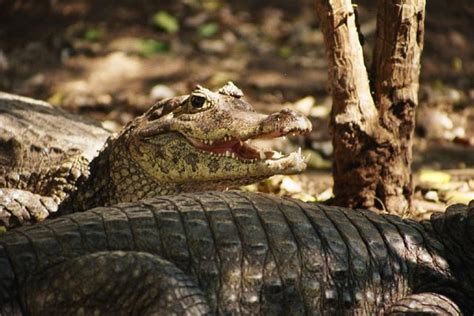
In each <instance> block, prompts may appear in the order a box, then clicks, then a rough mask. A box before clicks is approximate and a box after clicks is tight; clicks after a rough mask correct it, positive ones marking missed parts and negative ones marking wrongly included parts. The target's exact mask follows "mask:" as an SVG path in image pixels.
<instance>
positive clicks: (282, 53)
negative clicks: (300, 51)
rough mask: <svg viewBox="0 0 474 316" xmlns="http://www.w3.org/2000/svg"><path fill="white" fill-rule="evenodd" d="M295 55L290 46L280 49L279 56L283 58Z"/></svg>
mask: <svg viewBox="0 0 474 316" xmlns="http://www.w3.org/2000/svg"><path fill="white" fill-rule="evenodd" d="M292 53H293V50H292V49H291V47H289V46H282V47H280V48H279V49H278V55H279V56H280V57H283V58H288V57H290V56H291V54H292Z"/></svg>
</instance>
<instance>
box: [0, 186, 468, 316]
mask: <svg viewBox="0 0 474 316" xmlns="http://www.w3.org/2000/svg"><path fill="white" fill-rule="evenodd" d="M473 216H474V203H473V204H471V205H470V206H462V205H456V206H452V207H450V208H449V209H448V210H447V212H446V214H438V215H436V216H433V217H432V219H431V221H427V222H423V223H421V224H420V223H417V222H414V221H410V220H402V219H400V218H399V217H396V216H389V215H377V214H375V213H373V212H370V211H366V210H350V209H343V208H338V207H330V206H324V205H320V204H316V203H303V202H300V201H297V200H293V199H282V198H278V197H273V196H270V195H264V194H252V193H243V192H232V191H230V192H205V193H198V194H196V193H186V194H179V195H175V196H163V197H159V198H154V199H150V200H143V201H140V202H134V203H125V204H118V205H115V206H111V207H100V208H95V209H92V210H89V211H86V212H78V213H74V214H69V215H65V216H62V217H60V218H57V219H52V220H46V221H44V222H42V223H38V224H35V225H33V226H30V227H27V226H24V227H21V228H17V229H15V230H12V231H10V232H8V233H4V234H0V314H1V315H12V314H14V315H18V314H20V313H24V314H28V315H73V314H84V315H92V314H97V315H100V314H105V315H110V314H113V315H144V314H146V315H149V314H155V315H255V314H265V315H306V314H308V315H381V314H395V315H400V314H402V315H403V314H406V313H424V315H459V314H461V312H462V313H464V314H465V315H472V313H473V312H474V303H473V302H474V287H473V284H474V283H473V282H472V281H473V276H474V272H473V271H474V270H473V262H474V260H473V255H472V254H473V251H472V248H473V245H472V232H473V231H474V217H473Z"/></svg>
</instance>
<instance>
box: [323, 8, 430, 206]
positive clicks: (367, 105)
mask: <svg viewBox="0 0 474 316" xmlns="http://www.w3.org/2000/svg"><path fill="white" fill-rule="evenodd" d="M424 7H425V0H391V1H390V0H379V1H378V15H377V39H376V44H375V48H374V63H373V66H372V76H371V77H372V78H373V81H372V87H371V86H370V85H369V78H368V74H367V69H366V67H365V65H364V58H363V54H362V47H361V44H360V42H359V36H358V33H357V28H356V23H355V14H354V10H353V6H352V3H351V1H350V0H332V1H329V0H317V1H316V12H317V15H318V19H319V21H320V26H321V28H322V31H323V34H324V40H325V44H326V54H327V59H328V67H329V69H328V72H329V81H330V84H331V92H332V96H333V107H332V112H331V122H330V127H331V131H332V136H333V145H334V167H333V176H334V195H335V202H336V203H337V204H340V205H345V206H349V207H365V208H375V207H376V208H383V209H386V210H387V211H388V212H390V213H394V214H404V213H405V212H406V211H408V210H409V207H410V204H411V194H412V180H411V168H410V164H411V144H412V136H413V130H414V118H415V107H416V105H417V103H418V97H417V94H418V77H419V69H420V55H421V50H422V43H423V21H424ZM371 92H372V93H371Z"/></svg>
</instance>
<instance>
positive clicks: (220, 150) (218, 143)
mask: <svg viewBox="0 0 474 316" xmlns="http://www.w3.org/2000/svg"><path fill="white" fill-rule="evenodd" d="M308 132H309V130H307V129H294V130H290V131H289V132H287V133H281V132H273V133H269V134H261V135H257V136H254V137H252V138H248V139H239V138H233V137H230V136H225V137H224V138H223V139H220V140H203V139H196V138H191V137H189V136H186V138H187V139H188V141H189V142H190V143H191V145H193V146H194V147H195V148H197V149H200V150H203V151H206V152H208V153H210V154H214V155H218V156H225V157H231V158H234V159H239V160H242V161H244V162H256V161H258V160H277V159H281V158H287V157H288V156H290V155H291V154H290V155H286V156H285V155H282V154H281V153H279V152H277V151H273V150H268V149H261V148H258V147H255V146H253V145H252V144H250V141H251V140H252V139H257V138H267V139H268V138H272V139H273V138H278V137H283V136H295V135H303V134H306V133H308ZM293 154H295V153H293ZM297 155H299V156H301V148H300V149H298V152H297Z"/></svg>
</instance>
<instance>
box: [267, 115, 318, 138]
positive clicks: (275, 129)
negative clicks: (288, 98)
mask: <svg viewBox="0 0 474 316" xmlns="http://www.w3.org/2000/svg"><path fill="white" fill-rule="evenodd" d="M311 128H312V125H311V122H310V121H309V119H308V118H307V117H306V116H304V115H303V114H302V113H300V112H297V111H294V110H291V109H283V110H281V111H280V112H277V113H273V114H270V115H268V116H267V117H266V118H264V119H263V120H262V121H261V122H260V133H261V134H262V135H261V136H263V137H272V138H273V137H278V136H281V135H287V134H288V135H300V134H306V133H309V132H310V131H311ZM261 136H260V137H261Z"/></svg>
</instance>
